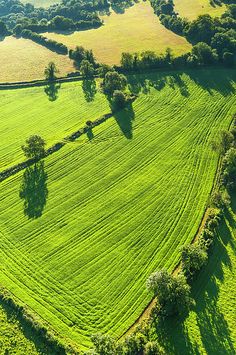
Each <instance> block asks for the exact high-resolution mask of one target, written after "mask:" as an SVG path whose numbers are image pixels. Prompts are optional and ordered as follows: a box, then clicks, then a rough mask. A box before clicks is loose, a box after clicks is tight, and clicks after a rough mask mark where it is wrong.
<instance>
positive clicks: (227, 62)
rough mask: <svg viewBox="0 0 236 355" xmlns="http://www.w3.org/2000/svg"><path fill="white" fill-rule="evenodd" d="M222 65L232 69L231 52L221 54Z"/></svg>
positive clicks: (232, 58)
mask: <svg viewBox="0 0 236 355" xmlns="http://www.w3.org/2000/svg"><path fill="white" fill-rule="evenodd" d="M223 63H224V64H225V65H226V66H227V67H232V66H233V65H234V55H233V53H231V52H224V54H223Z"/></svg>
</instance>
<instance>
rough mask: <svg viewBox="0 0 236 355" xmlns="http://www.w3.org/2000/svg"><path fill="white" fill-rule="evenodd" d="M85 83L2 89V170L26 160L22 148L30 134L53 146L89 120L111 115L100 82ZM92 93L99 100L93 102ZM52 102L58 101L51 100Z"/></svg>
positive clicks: (0, 152)
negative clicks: (108, 113) (40, 137)
mask: <svg viewBox="0 0 236 355" xmlns="http://www.w3.org/2000/svg"><path fill="white" fill-rule="evenodd" d="M85 83H86V82H85ZM85 83H83V82H75V83H65V84H62V85H61V86H58V84H57V85H56V86H51V87H46V88H45V87H35V88H27V89H16V90H8V91H3V90H0V100H1V112H0V131H1V132H2V136H1V147H0V169H1V170H3V169H4V168H6V167H8V166H11V165H14V164H16V163H18V162H20V161H22V160H24V155H23V152H22V150H21V146H22V145H23V144H24V142H25V140H26V138H28V137H29V136H30V135H32V134H39V135H41V136H43V137H44V138H45V139H46V141H47V145H48V147H50V146H51V145H53V144H54V143H56V142H58V141H61V140H62V139H63V138H64V137H66V136H67V135H69V134H70V133H73V132H75V131H77V130H78V129H79V128H81V127H83V126H84V125H85V122H86V121H87V120H95V119H97V118H99V117H100V116H102V115H103V114H104V113H107V112H110V107H109V105H108V102H107V100H106V98H105V96H104V95H103V94H101V93H100V92H99V90H98V88H97V89H96V90H97V91H98V92H97V93H96V94H95V87H94V84H95V85H96V82H95V81H92V86H86V85H85ZM97 87H98V85H97ZM91 88H92V89H91ZM45 89H46V90H47V94H46V93H45ZM92 92H93V93H94V94H95V97H94V100H93V101H89V100H91V98H92V96H91V94H92ZM52 99H55V100H54V101H50V100H52Z"/></svg>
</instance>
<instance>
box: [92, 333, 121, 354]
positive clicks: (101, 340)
mask: <svg viewBox="0 0 236 355" xmlns="http://www.w3.org/2000/svg"><path fill="white" fill-rule="evenodd" d="M91 340H92V342H93V345H94V348H95V354H98V355H114V354H115V351H116V342H115V340H114V339H113V338H111V337H110V336H109V335H103V334H100V333H99V334H95V335H92V336H91Z"/></svg>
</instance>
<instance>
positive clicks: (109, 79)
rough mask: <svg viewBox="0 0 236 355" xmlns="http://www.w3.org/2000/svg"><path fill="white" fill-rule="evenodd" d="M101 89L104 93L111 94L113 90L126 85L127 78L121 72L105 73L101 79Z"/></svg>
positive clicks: (120, 88)
mask: <svg viewBox="0 0 236 355" xmlns="http://www.w3.org/2000/svg"><path fill="white" fill-rule="evenodd" d="M102 85H103V91H104V92H105V94H108V95H111V96H112V95H113V93H114V91H115V90H121V91H122V90H124V89H125V87H126V85H127V79H126V77H125V76H124V75H123V74H119V73H117V72H116V71H110V72H108V73H106V75H105V78H104V80H103V84H102Z"/></svg>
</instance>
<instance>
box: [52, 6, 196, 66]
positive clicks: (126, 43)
mask: <svg viewBox="0 0 236 355" xmlns="http://www.w3.org/2000/svg"><path fill="white" fill-rule="evenodd" d="M101 18H102V19H103V21H104V26H102V27H100V28H98V29H92V30H88V31H80V32H74V33H73V34H70V35H64V34H58V33H47V34H46V36H47V37H48V38H51V39H54V40H56V41H58V42H62V43H64V44H66V45H67V46H68V47H70V48H74V47H75V46H79V45H82V46H84V47H85V48H87V49H93V51H94V54H95V56H96V58H97V59H98V61H99V62H101V63H107V64H119V62H120V58H121V53H122V52H140V51H144V50H153V51H155V52H157V53H164V52H165V50H166V48H167V47H171V48H172V49H173V52H174V53H175V54H176V55H178V54H182V53H184V52H187V51H189V50H190V49H191V45H190V44H189V43H188V42H187V41H186V39H185V38H183V37H181V36H178V35H176V34H174V33H173V32H172V31H169V30H167V29H166V28H165V27H164V26H163V25H162V24H161V23H160V21H159V19H158V17H157V16H156V15H155V14H154V12H153V9H152V7H151V6H150V3H149V2H143V1H141V2H140V3H138V4H136V5H134V6H132V7H130V8H128V9H127V10H126V11H125V13H124V14H117V13H115V12H111V14H110V15H109V16H101Z"/></svg>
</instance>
